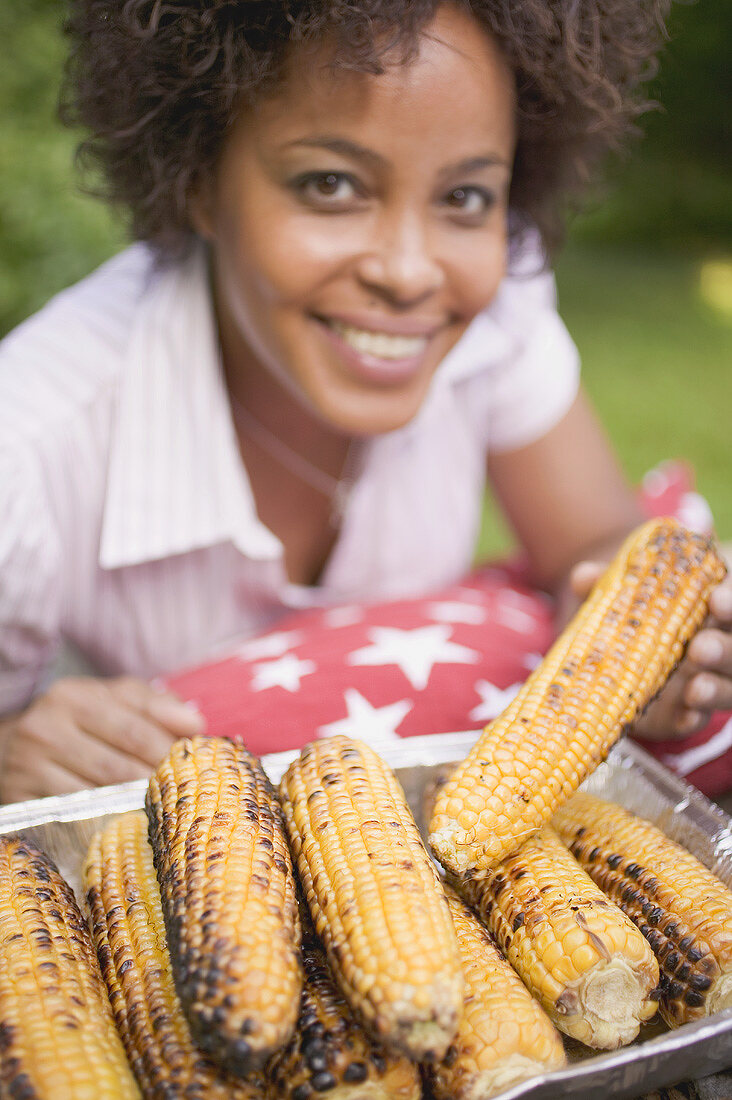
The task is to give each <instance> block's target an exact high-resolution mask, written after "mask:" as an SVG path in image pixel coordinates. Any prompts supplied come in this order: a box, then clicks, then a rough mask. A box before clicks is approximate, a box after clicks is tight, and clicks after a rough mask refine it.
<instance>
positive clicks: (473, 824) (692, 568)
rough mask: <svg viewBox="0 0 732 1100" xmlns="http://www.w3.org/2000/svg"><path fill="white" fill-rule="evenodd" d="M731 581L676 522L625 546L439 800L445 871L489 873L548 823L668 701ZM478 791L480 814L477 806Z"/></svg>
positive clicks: (650, 528)
mask: <svg viewBox="0 0 732 1100" xmlns="http://www.w3.org/2000/svg"><path fill="white" fill-rule="evenodd" d="M725 572H726V569H725V566H724V562H723V561H722V559H721V557H720V556H719V554H718V553H717V551H716V550H715V548H714V546H713V545H712V543H711V541H710V540H708V539H705V538H702V537H701V536H698V535H693V534H691V533H690V532H688V531H686V530H685V529H684V528H683V527H682V526H681V525H680V524H679V523H678V522H677V521H676V520H671V519H661V520H651V521H649V522H648V523H646V524H644V525H643V526H641V527H640V528H639V529H638V530H637V531H635V532H634V533H633V534H632V535H631V536H630V537H629V538H628V539H627V540H626V542H625V544H624V545H623V547H622V548H621V550H620V552H619V553H618V555H617V557H616V558H615V560H614V562H613V563H612V564H611V566H610V568H609V569H608V570H607V572H606V573H605V574H604V576H603V577H602V578H601V579H600V581H598V583H597V584H596V585H595V586H594V588H593V590H592V592H591V594H590V596H589V597H588V599H587V600H586V601H585V602H584V604H583V605H582V607H581V608H580V609H579V611H578V612H577V614H576V615H575V617H574V619H573V620H572V622H571V623H570V624H569V626H568V627H567V628H566V629H565V630H564V632H563V633H562V634H561V635H560V637H559V638H558V639H557V641H556V642H555V643H554V645H553V646H552V648H551V649H550V651H549V653H548V654H547V656H546V657H545V658H544V660H543V661H542V663H541V664H540V665H539V667H538V668H537V669H536V670H535V671H534V672H533V673H532V675H531V676H530V677H529V679H528V680H527V681H526V683H525V685H524V687H523V688H522V689H521V691H520V692H519V694H518V695H517V696H516V698H515V699H514V700H513V702H512V703H511V704H510V705H509V707H508V708H507V709H506V710H505V711H504V712H503V714H502V715H500V717H499V718H497V719H496V720H495V721H494V722H492V723H491V725H490V726H488V728H487V729H486V730H485V732H484V733H483V735H482V736H481V737H480V738H479V740H478V742H477V743H476V745H475V746H474V747H473V749H472V750H471V752H470V753H469V755H468V756H467V758H466V759H465V760H464V761H463V763H462V764H461V765H460V766H459V767H458V768H457V770H456V772H455V773H454V775H453V776H452V778H451V779H450V780H449V782H448V783H447V784H446V785H445V786H444V787H443V789H442V790H441V791H440V792H439V793H438V795H437V799H436V803H435V810H434V813H433V815H432V820H431V822H430V837H429V843H430V845H431V847H432V849H433V851H434V852H435V854H436V855H437V857H438V858H439V860H440V861H441V862H442V863H443V864H444V866H445V867H447V868H449V869H450V870H451V871H453V872H454V873H455V874H461V873H463V872H464V871H466V870H468V869H477V870H489V869H491V868H493V867H495V865H496V864H497V863H498V862H500V860H501V859H503V858H504V857H505V856H507V855H509V854H510V853H511V852H513V851H515V850H516V848H517V847H518V846H519V845H520V844H521V842H522V841H523V840H525V839H526V838H527V837H529V836H531V835H532V833H535V832H536V831H537V830H538V829H540V828H541V827H542V825H544V824H546V822H547V821H549V819H550V818H551V815H552V814H553V813H554V811H555V810H556V809H557V808H558V807H559V806H560V805H561V804H562V803H563V802H564V801H566V799H567V798H568V797H570V795H571V794H572V793H573V791H575V790H576V789H577V787H578V786H579V784H580V783H581V782H582V780H583V779H584V778H585V777H586V776H587V775H589V773H590V772H591V771H593V770H594V768H595V767H597V765H598V764H599V763H600V761H601V760H603V759H604V758H605V756H606V755H607V753H608V751H609V749H610V747H611V746H612V745H613V744H614V742H615V741H616V740H617V739H618V737H619V736H620V734H621V733H622V731H623V729H624V728H625V726H627V725H628V724H629V723H630V722H632V721H633V719H634V718H635V717H636V715H637V714H638V712H639V711H640V710H642V709H643V707H644V706H645V705H646V704H647V703H648V701H649V700H650V699H651V698H652V697H653V696H654V695H655V694H656V693H657V692H658V691H659V689H660V688H661V686H662V685H663V683H664V682H665V680H666V678H667V676H668V675H669V673H670V672H671V671H672V670H673V668H674V667H675V665H676V664H677V663H678V661H679V660H680V658H681V656H682V654H683V651H684V648H685V646H686V644H687V643H688V642H689V640H690V639H691V637H692V636H693V635H694V633H695V632H696V630H697V629H698V628H699V627H700V626H701V623H702V621H703V620H704V617H705V616H706V614H707V609H708V601H709V596H710V594H711V592H712V590H713V588H714V587H715V585H717V584H718V583H719V581H720V580H721V579H722V578H723V577H724V575H725ZM506 753H509V756H508V757H507V756H506ZM499 792H500V804H499V805H496V803H495V801H493V796H495V795H496V794H497V793H499ZM476 793H478V794H479V796H480V797H481V798H482V799H483V803H484V808H483V810H482V811H478V812H476V810H474V809H473V808H472V806H473V803H472V802H471V803H470V805H468V803H467V800H468V799H469V798H471V796H474V795H475V794H476Z"/></svg>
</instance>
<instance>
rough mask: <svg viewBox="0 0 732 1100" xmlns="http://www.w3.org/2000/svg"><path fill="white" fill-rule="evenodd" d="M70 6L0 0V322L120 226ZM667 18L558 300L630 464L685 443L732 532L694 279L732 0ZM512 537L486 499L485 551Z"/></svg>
mask: <svg viewBox="0 0 732 1100" xmlns="http://www.w3.org/2000/svg"><path fill="white" fill-rule="evenodd" d="M62 17H63V2H62V0H0V41H2V44H3V64H2V65H0V102H1V103H2V104H3V111H2V112H1V113H0V334H2V333H3V332H4V331H7V330H8V329H9V328H10V327H12V325H14V324H16V323H17V322H19V321H20V320H22V318H23V317H25V316H27V315H28V314H29V313H31V312H32V311H33V310H35V309H37V308H39V307H40V306H41V305H42V304H43V302H44V301H46V300H47V299H48V298H49V297H50V296H51V295H52V294H53V293H55V292H56V291H57V290H59V289H61V287H63V286H65V285H68V284H69V283H72V282H74V281H75V280H76V279H79V278H81V277H82V276H83V275H85V274H86V273H87V272H89V271H91V270H92V269H93V268H94V267H95V266H96V265H97V264H98V263H100V262H101V261H102V260H104V259H105V258H106V257H107V256H109V255H111V254H112V253H113V252H115V251H116V250H117V249H118V248H119V247H120V246H121V245H122V243H123V242H124V231H123V227H122V226H121V225H120V224H119V223H118V222H117V221H115V219H114V218H113V217H112V215H111V214H110V213H109V211H108V210H107V209H106V208H105V207H104V206H103V205H102V204H101V203H100V202H98V201H97V200H94V199H91V198H89V197H85V196H84V195H82V194H80V193H79V190H78V179H77V177H76V176H75V174H74V172H73V170H72V161H73V151H74V146H75V145H76V143H77V140H78V137H79V135H75V134H70V133H68V132H67V131H64V130H63V129H62V128H61V127H60V125H59V124H58V122H57V120H56V103H57V98H58V91H59V85H60V80H61V70H62V66H63V58H64V54H65V45H64V42H63V40H62V37H61V34H60V29H61V21H62ZM671 31H672V37H671V42H670V44H669V47H668V49H667V51H666V54H665V56H664V59H663V65H662V69H661V72H660V74H659V76H658V77H657V79H656V81H655V83H654V85H653V87H652V94H653V95H654V96H655V97H656V98H657V99H658V100H659V101H660V102H661V103H662V104H663V107H664V109H663V110H662V111H658V112H655V113H653V114H651V115H649V116H648V118H647V119H646V121H645V123H644V125H645V128H646V130H647V140H646V142H645V143H644V144H643V145H642V146H641V147H640V150H638V151H636V155H635V157H634V158H633V159H632V160H631V161H630V163H629V164H627V165H623V166H620V167H619V168H618V169H617V170H616V171H615V179H614V180H613V182H612V185H611V187H610V188H609V189H608V190H607V192H606V194H605V195H604V196H603V199H602V201H597V202H596V203H595V204H594V206H593V209H592V210H591V211H590V212H589V213H587V214H585V215H583V217H581V218H578V219H577V220H576V222H575V225H574V227H573V232H572V240H571V242H570V246H569V248H568V250H567V252H566V254H565V255H564V257H563V258H562V260H561V263H560V266H559V272H558V276H559V286H560V296H561V305H562V310H563V313H564V316H565V318H566V319H567V322H568V324H569V327H570V330H571V331H572V333H573V335H574V336H575V338H576V339H577V342H578V344H579V347H580V351H581V353H582V357H583V361H584V377H585V381H586V384H587V387H588V389H589V391H590V393H591V395H592V397H593V398H594V400H595V403H596V405H597V407H598V409H599V411H600V414H601V416H602V417H603V419H604V421H605V423H606V424H607V426H608V430H609V432H610V434H611V436H612V438H613V440H614V441H615V444H616V446H617V448H618V450H619V453H620V456H621V459H622V461H623V463H624V464H625V467H626V469H627V471H628V473H629V475H630V476H631V477H632V478H633V479H636V480H637V479H638V478H639V477H640V476H641V475H642V473H643V472H644V471H645V470H646V469H648V468H649V467H650V466H653V465H655V463H657V462H658V461H659V460H661V459H663V458H667V457H671V456H674V455H680V456H684V457H686V458H688V459H689V461H691V462H692V463H693V465H694V466H695V468H696V470H697V475H698V480H699V487H700V489H701V491H702V492H703V493H704V494H705V495H706V496H707V497H708V498H709V500H710V502H711V503H712V506H713V509H714V512H715V515H716V517H717V521H718V528H719V531H720V533H721V535H722V536H723V537H724V538H725V539H732V491H731V490H730V486H729V425H728V417H726V416H725V410H726V404H725V400H724V398H723V395H726V394H727V392H728V390H729V381H728V378H727V377H726V376H727V374H728V367H729V363H730V362H731V361H732V325H730V322H729V318H728V317H727V318H725V317H724V316H723V315H721V314H715V313H713V312H712V310H711V309H710V307H708V306H706V305H705V304H704V302H702V300H701V299H700V296H699V293H698V285H699V283H698V272H699V262H700V260H701V258H703V257H705V256H708V255H711V256H716V255H721V256H726V257H727V258H728V259H729V258H730V257H731V256H732V178H731V175H730V172H729V163H728V161H729V151H730V148H732V141H731V140H730V137H731V135H730V132H729V127H730V112H729V102H730V98H731V97H730V74H731V73H732V69H730V66H729V61H728V57H729V46H730V43H731V42H732V4H731V3H730V0H703V3H697V4H688V3H685V2H679V3H677V5H676V8H675V11H674V16H673V19H672V25H671ZM610 242H614V243H616V244H617V243H618V242H620V243H622V244H623V245H624V248H623V249H619V248H612V249H611V248H609V247H608V245H609V243H610ZM690 257H692V258H690ZM507 542H508V535H507V533H506V532H505V529H504V528H503V527H502V526H501V525H500V523H498V521H495V519H494V517H493V514H492V512H490V511H488V512H487V514H486V524H485V528H484V535H483V545H482V549H483V551H484V552H494V551H497V550H499V549H500V548H501V547H503V546H505V545H506V544H507Z"/></svg>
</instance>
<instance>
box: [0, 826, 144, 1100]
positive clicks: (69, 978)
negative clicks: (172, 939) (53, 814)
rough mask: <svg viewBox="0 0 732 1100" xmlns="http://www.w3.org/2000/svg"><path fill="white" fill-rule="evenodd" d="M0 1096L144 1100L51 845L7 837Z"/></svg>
mask: <svg viewBox="0 0 732 1100" xmlns="http://www.w3.org/2000/svg"><path fill="white" fill-rule="evenodd" d="M0 1034H1V1035H2V1042H0V1095H2V1096H7V1097H19V1098H20V1097H28V1098H34V1097H43V1098H46V1097H48V1098H49V1100H51V1098H54V1100H56V1098H58V1100H61V1097H63V1100H140V1092H139V1090H138V1088H137V1085H136V1084H135V1078H134V1076H133V1073H132V1069H131V1067H130V1065H129V1063H128V1061H127V1058H126V1057H125V1052H124V1048H123V1046H122V1042H121V1040H120V1037H119V1035H118V1034H117V1029H116V1028H115V1025H114V1020H113V1018H112V1011H111V1008H110V1004H109V1000H108V998H107V993H106V990H105V988H104V982H103V981H102V976H101V974H100V972H99V966H98V963H97V959H96V956H95V954H94V947H93V945H92V942H91V937H90V935H89V930H88V928H87V926H86V923H85V921H84V918H83V917H82V915H81V912H80V911H79V907H78V905H77V903H76V899H75V898H74V894H73V891H72V890H71V888H70V886H68V884H67V883H66V882H65V881H64V880H63V878H62V877H61V875H60V874H59V872H58V869H57V867H56V865H55V864H54V863H53V861H52V860H51V859H49V857H48V856H47V855H45V853H44V852H42V851H41V850H40V849H39V848H36V847H35V845H33V844H31V842H30V841H28V840H24V839H23V838H22V837H12V836H10V837H9V836H2V837H0Z"/></svg>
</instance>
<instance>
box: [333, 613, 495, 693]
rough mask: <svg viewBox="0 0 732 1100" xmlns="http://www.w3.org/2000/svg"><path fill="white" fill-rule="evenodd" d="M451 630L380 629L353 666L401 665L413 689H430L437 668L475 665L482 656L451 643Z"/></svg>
mask: <svg viewBox="0 0 732 1100" xmlns="http://www.w3.org/2000/svg"><path fill="white" fill-rule="evenodd" d="M451 634H452V631H451V630H450V628H449V627H447V626H422V627H417V628H416V629H414V630H399V629H398V628H397V627H390V626H376V627H374V628H373V629H372V630H369V632H368V636H369V639H370V640H371V642H372V644H371V645H368V646H364V648H363V649H357V650H355V652H353V653H351V654H350V656H349V658H348V663H349V664H351V665H398V667H399V668H400V669H401V670H402V672H403V673H404V675H405V676H406V678H407V679H408V680H409V682H410V684H411V685H412V687H414V688H416V689H417V690H418V691H421V690H422V688H424V687H426V686H427V681H428V680H429V678H430V673H431V672H432V669H433V667H434V665H436V664H453V665H454V664H475V663H476V662H477V661H478V654H477V653H476V652H475V650H473V649H468V648H467V647H466V646H462V645H456V644H455V642H450V641H448V639H449V637H450V635H451Z"/></svg>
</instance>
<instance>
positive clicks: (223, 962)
mask: <svg viewBox="0 0 732 1100" xmlns="http://www.w3.org/2000/svg"><path fill="white" fill-rule="evenodd" d="M146 808H147V813H148V820H149V824H150V838H151V842H152V847H153V858H154V861H155V869H156V871H157V875H158V881H159V882H160V887H161V898H162V906H163V915H164V918H165V926H166V931H167V935H168V946H169V949H170V956H171V962H172V965H173V975H174V978H175V984H176V989H177V991H178V996H179V997H180V1001H181V1004H182V1006H183V1010H184V1012H185V1014H186V1016H187V1018H188V1023H189V1025H190V1028H191V1032H192V1034H193V1037H194V1039H195V1041H196V1042H197V1044H198V1046H199V1047H201V1049H203V1050H205V1051H206V1052H207V1053H208V1054H210V1055H211V1057H212V1058H214V1059H215V1060H216V1061H217V1062H219V1063H220V1064H222V1065H223V1066H224V1067H225V1068H226V1069H228V1070H229V1071H230V1072H232V1073H235V1074H243V1075H246V1074H248V1073H251V1072H252V1070H254V1069H257V1068H261V1066H262V1065H263V1064H264V1062H265V1061H266V1059H267V1058H269V1057H270V1056H271V1055H272V1054H273V1053H274V1052H275V1051H277V1050H278V1049H279V1048H280V1047H281V1046H283V1045H284V1044H285V1043H286V1042H287V1040H288V1039H289V1037H290V1035H291V1034H292V1031H293V1029H294V1027H295V1022H296V1019H297V1010H298V1005H299V1000H300V990H301V988H302V971H301V966H300V955H299V946H300V922H299V917H298V912H297V900H296V893H295V881H294V876H293V871H292V862H291V859H290V853H289V850H288V847H287V841H286V838H285V834H284V829H283V824H282V813H281V808H280V806H279V803H278V801H277V795H276V792H275V791H274V788H273V787H272V785H271V784H270V782H269V780H268V779H267V777H266V776H265V774H264V772H263V771H262V767H261V765H260V763H259V761H258V760H257V759H256V757H254V756H252V755H251V754H250V753H248V752H247V751H246V749H244V748H243V747H242V746H241V745H235V744H234V743H232V742H231V741H227V740H225V739H223V738H210V739H209V738H196V739H195V740H193V741H179V742H177V743H176V744H175V745H174V746H173V749H172V750H171V752H170V753H169V755H168V757H167V758H166V759H165V760H164V761H163V763H162V764H161V765H160V767H159V768H158V769H157V771H156V772H155V773H154V775H153V776H152V778H151V779H150V785H149V789H148V794H147V799H146Z"/></svg>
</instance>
